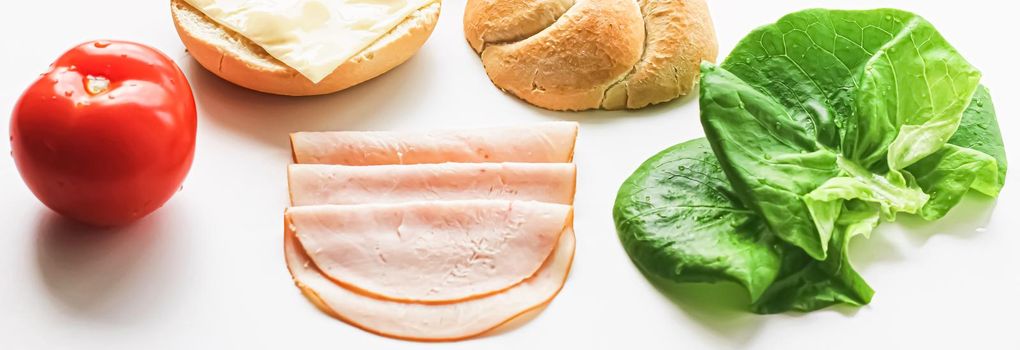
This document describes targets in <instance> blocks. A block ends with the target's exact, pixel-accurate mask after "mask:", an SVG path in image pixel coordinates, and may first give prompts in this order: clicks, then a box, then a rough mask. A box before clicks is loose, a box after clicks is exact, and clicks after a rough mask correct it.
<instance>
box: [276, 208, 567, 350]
mask: <svg viewBox="0 0 1020 350" xmlns="http://www.w3.org/2000/svg"><path fill="white" fill-rule="evenodd" d="M287 226H288V229H287V230H286V232H285V235H284V251H285V256H286V259H287V268H288V269H289V270H290V273H291V276H292V277H293V278H294V284H296V285H297V286H298V288H300V289H301V291H302V293H303V294H304V295H305V296H306V297H307V298H308V299H309V300H310V301H312V303H314V304H315V305H316V306H318V307H319V308H320V309H322V310H323V311H324V312H326V313H327V314H330V315H332V316H333V317H336V318H338V319H340V320H342V321H344V322H347V323H350V324H352V325H354V326H356V327H358V328H361V329H364V330H366V331H369V332H372V333H376V334H379V335H383V336H388V337H394V338H400V339H406V340H420V341H453V340H460V339H465V338H469V337H472V336H476V335H479V334H482V333H484V332H486V331H489V330H491V329H494V328H496V327H498V326H500V325H502V324H504V323H506V322H509V321H510V320H512V319H514V318H515V317H517V316H520V315H523V314H526V313H529V312H530V311H535V310H538V309H539V308H541V307H542V306H544V305H546V304H548V303H549V302H550V301H551V300H552V299H553V297H555V296H556V294H558V293H559V291H560V289H561V288H563V284H564V282H565V281H566V278H567V274H568V273H569V272H570V265H571V261H572V259H573V256H574V233H573V230H571V229H570V228H567V229H566V230H565V231H564V232H563V234H561V235H560V237H559V243H558V245H557V247H556V249H555V251H554V253H553V255H552V256H550V258H549V259H548V260H546V261H545V263H544V264H543V265H542V267H541V268H540V269H539V271H538V273H536V274H535V276H533V277H532V278H530V279H528V280H525V281H524V282H522V283H521V284H519V285H517V286H515V287H513V288H510V289H508V290H505V291H502V292H499V293H496V294H492V295H489V296H486V297H481V298H477V299H471V300H467V301H462V302H457V303H451V304H441V305H431V304H418V303H403V302H396V301H390V300H381V299H375V298H371V297H368V296H364V295H361V294H358V293H357V292H355V291H352V290H349V289H346V288H344V287H342V286H340V285H337V284H335V283H333V281H331V280H330V279H328V278H326V277H325V276H323V275H322V273H321V272H320V271H319V270H318V269H317V268H316V266H315V264H314V263H312V261H311V260H310V259H309V257H308V255H307V254H305V251H304V250H303V248H302V247H301V244H299V242H297V239H296V238H295V236H294V232H293V231H290V230H289V226H290V225H287Z"/></svg>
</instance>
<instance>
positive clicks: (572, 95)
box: [464, 0, 719, 110]
mask: <svg viewBox="0 0 1020 350" xmlns="http://www.w3.org/2000/svg"><path fill="white" fill-rule="evenodd" d="M464 35H465V36H466V37H467V41H468V44H470V45H471V48H473V49H474V50H475V52H477V53H478V54H479V55H481V59H482V64H483V65H484V66H485V72H486V73H487V74H488V75H489V79H491V80H492V83H493V84H495V85H496V86H497V87H499V88H500V89H502V90H504V91H507V92H509V93H511V94H513V95H515V96H517V97H519V98H521V99H523V100H525V101H527V102H529V103H531V104H533V105H536V106H538V107H542V108H546V109H552V110H586V109H599V108H601V109H624V108H627V109H636V108H642V107H645V106H648V105H651V104H655V103H661V102H666V101H670V100H673V99H675V98H677V97H680V96H684V95H686V94H688V93H689V92H690V91H691V90H692V89H693V87H694V85H695V83H696V82H697V79H698V75H699V69H700V68H699V66H700V64H701V61H703V60H705V61H715V59H716V56H717V54H718V51H719V47H718V44H717V43H716V38H715V29H714V28H713V26H712V19H711V17H710V16H709V13H708V6H707V5H706V4H705V0H468V2H467V7H466V8H465V12H464Z"/></svg>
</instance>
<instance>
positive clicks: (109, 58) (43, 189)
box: [11, 41, 197, 226]
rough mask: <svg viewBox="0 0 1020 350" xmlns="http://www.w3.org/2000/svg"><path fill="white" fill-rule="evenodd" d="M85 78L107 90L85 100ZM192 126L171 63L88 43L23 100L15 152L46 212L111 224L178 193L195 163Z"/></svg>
mask: <svg viewBox="0 0 1020 350" xmlns="http://www.w3.org/2000/svg"><path fill="white" fill-rule="evenodd" d="M90 76H91V77H93V79H100V80H101V79H107V80H108V81H109V85H108V89H106V90H105V91H98V90H96V89H93V91H91V92H90V90H89V88H88V81H89V77H90ZM94 86H98V87H100V88H101V87H102V86H101V84H97V85H94ZM93 92H98V93H93ZM196 124H197V119H196V111H195V99H194V96H193V95H192V92H191V87H190V86H189V85H188V81H187V79H186V78H185V76H184V73H182V72H181V70H180V68H178V67H177V65H176V64H175V63H174V62H173V60H171V59H170V58H169V57H167V56H166V55H164V54H162V53H160V52H159V51H157V50H155V49H153V48H150V47H148V46H145V45H141V44H136V43H131V42H123V41H94V42H87V43H84V44H81V45H79V46H77V47H74V48H72V49H71V50H69V51H67V52H66V53H64V54H63V55H62V56H60V58H58V59H57V61H56V62H54V63H53V65H51V66H50V70H49V71H48V72H46V73H44V74H43V75H42V76H40V77H39V79H38V80H36V81H35V83H33V84H32V85H31V86H29V88H28V89H27V90H26V91H25V93H24V94H22V96H21V98H20V99H19V100H18V102H17V104H16V105H15V107H14V111H13V113H12V116H11V150H12V155H13V156H14V161H15V164H16V165H17V167H18V171H19V172H20V173H21V177H22V179H24V181H25V184H26V185H28V187H29V189H31V190H32V193H34V194H35V196H36V197H37V198H39V200H40V201H42V202H43V204H45V205H46V206H48V207H50V208H51V209H53V210H54V211H56V212H58V213H60V214H62V215H64V216H67V217H70V218H72V219H75V220H79V221H82V222H85V223H88V224H92V225H97V226H116V225H122V224H126V223H129V222H131V221H134V220H137V219H139V218H141V217H144V216H146V215H148V214H149V213H151V212H153V211H155V210H156V209H158V208H159V207H161V206H162V205H163V204H164V203H166V201H167V200H169V199H170V197H171V196H173V194H174V193H176V192H177V191H178V189H179V188H180V186H181V182H183V181H184V178H185V176H186V175H187V173H188V170H189V169H190V168H191V163H192V159H193V158H194V153H195V132H196Z"/></svg>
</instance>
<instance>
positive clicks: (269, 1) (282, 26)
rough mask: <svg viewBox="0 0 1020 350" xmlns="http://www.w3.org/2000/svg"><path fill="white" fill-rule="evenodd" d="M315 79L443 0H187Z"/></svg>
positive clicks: (322, 76)
mask: <svg viewBox="0 0 1020 350" xmlns="http://www.w3.org/2000/svg"><path fill="white" fill-rule="evenodd" d="M185 1H186V2H187V3H188V4H190V5H191V6H194V7H195V8H196V9H198V10H199V11H201V12H202V13H204V14H205V15H206V16H208V17H209V18H211V19H212V20H214V21H216V22H217V23H219V24H220V25H223V26H225V27H227V28H230V29H231V30H233V31H235V32H237V33H239V34H241V35H243V36H244V37H246V38H248V39H250V40H251V41H253V42H255V43H256V44H258V45H259V46H261V47H262V48H263V49H265V50H266V52H268V53H269V54H270V55H272V56H273V57H276V59H278V60H280V61H281V62H283V63H284V64H286V65H287V66H290V67H291V68H294V70H296V71H298V72H299V73H301V75H304V76H305V77H306V78H308V80H311V81H312V82H313V83H318V82H320V81H322V79H324V78H326V77H327V76H329V75H330V74H331V73H333V71H334V70H336V68H337V67H339V66H340V65H341V64H342V63H344V62H346V61H347V60H348V59H350V58H351V57H354V55H357V54H358V53H359V52H361V50H364V49H365V48H366V47H368V46H369V45H371V44H372V43H373V42H375V41H376V40H378V39H379V38H380V37H382V36H383V35H385V34H386V33H387V32H389V31H390V30H391V29H393V28H394V27H396V26H397V24H400V22H401V21H403V20H404V19H405V18H407V17H408V16H409V15H410V14H411V13H413V12H414V11H416V10H418V9H420V8H422V7H423V6H425V5H428V4H431V3H432V2H435V1H437V0H185Z"/></svg>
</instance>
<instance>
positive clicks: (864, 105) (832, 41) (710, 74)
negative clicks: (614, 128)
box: [701, 9, 980, 260]
mask: <svg viewBox="0 0 1020 350" xmlns="http://www.w3.org/2000/svg"><path fill="white" fill-rule="evenodd" d="M979 79H980V73H978V71H977V70H976V69H975V68H974V67H973V66H971V65H970V64H969V63H967V61H966V60H964V59H963V57H962V56H960V55H959V54H958V53H957V52H956V50H955V49H953V48H952V46H950V45H949V44H948V43H947V42H946V41H945V39H944V38H942V36H941V35H939V34H938V32H937V31H936V30H935V28H934V27H933V26H932V25H931V24H930V23H928V22H927V21H925V20H924V19H922V18H920V17H918V16H916V15H914V14H911V13H908V12H904V11H899V10H873V11H832V10H821V9H818V10H807V11H802V12H797V13H793V14H790V15H787V16H785V17H783V18H782V19H780V20H779V21H778V22H777V23H775V24H772V25H768V26H765V27H762V28H759V29H757V30H755V31H754V32H752V33H751V34H750V35H748V36H747V37H746V38H745V39H744V40H742V41H741V42H740V43H739V44H738V45H737V47H736V48H734V50H733V52H732V53H731V54H730V56H729V57H728V58H727V59H726V60H725V61H724V62H723V63H722V65H721V67H714V66H711V65H710V64H705V65H704V66H703V67H702V87H701V92H702V96H701V107H702V110H701V118H702V125H703V126H704V128H705V133H706V135H708V139H709V142H710V143H711V144H712V147H713V149H714V150H715V153H716V155H717V156H718V157H719V159H720V162H721V163H722V166H723V169H724V170H726V172H727V177H728V178H729V179H730V180H731V181H732V182H733V185H734V188H736V190H737V192H738V195H739V196H740V197H741V199H742V201H743V202H744V203H746V204H747V205H748V207H750V208H753V209H755V210H756V212H757V213H758V214H759V215H761V216H762V218H763V219H764V220H765V221H766V223H767V224H768V226H769V228H770V229H771V230H772V231H773V232H777V235H779V236H780V237H781V238H783V239H784V240H786V241H787V242H788V243H790V244H793V245H795V246H798V247H800V248H802V249H804V251H805V252H806V253H807V254H808V255H810V256H811V257H813V258H815V259H817V260H824V259H826V255H827V250H828V247H829V240H830V239H831V237H832V236H833V235H834V231H835V230H836V221H838V220H839V216H840V213H841V212H842V211H843V210H844V208H843V203H844V202H845V201H849V200H862V201H866V202H869V203H873V204H875V205H877V206H878V207H879V208H880V213H881V214H882V215H881V216H882V217H883V218H885V219H886V220H893V219H894V218H895V214H896V213H897V212H905V213H911V214H913V213H918V212H919V211H920V210H921V209H922V208H923V207H924V206H925V204H926V203H927V202H928V199H929V195H928V194H926V193H925V192H924V191H923V190H922V189H921V188H920V186H919V185H918V184H917V183H916V182H915V180H914V178H913V176H912V175H911V174H909V173H906V174H905V173H902V172H901V171H900V169H902V168H904V167H907V166H909V165H912V164H913V163H916V162H917V161H918V160H920V159H923V158H925V157H928V156H930V155H932V154H933V153H935V152H938V151H939V150H941V149H942V148H943V146H944V145H945V144H946V142H947V141H948V140H949V138H950V137H951V136H952V135H953V134H954V133H955V132H956V130H957V128H958V126H959V124H960V120H961V118H962V114H963V110H964V108H965V107H966V106H967V105H968V104H969V101H970V99H971V96H972V95H973V93H974V91H975V90H976V89H977V86H978V80H979ZM791 145H793V146H796V147H790V146H791ZM777 160H779V161H777Z"/></svg>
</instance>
